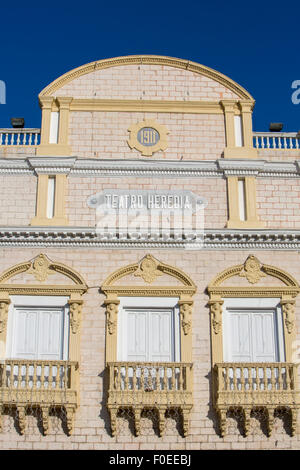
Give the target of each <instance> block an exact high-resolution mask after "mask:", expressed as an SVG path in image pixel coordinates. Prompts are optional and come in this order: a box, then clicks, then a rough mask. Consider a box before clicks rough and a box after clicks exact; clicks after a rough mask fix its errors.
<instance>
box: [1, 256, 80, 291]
mask: <svg viewBox="0 0 300 470" xmlns="http://www.w3.org/2000/svg"><path fill="white" fill-rule="evenodd" d="M22 273H25V274H29V275H32V277H33V280H34V281H35V284H32V285H37V287H38V286H43V287H42V289H46V288H47V285H45V282H46V281H47V280H48V278H49V276H51V275H52V274H54V273H58V274H61V275H62V276H64V277H66V278H67V279H68V280H71V281H72V284H70V286H69V287H70V289H72V287H74V288H76V289H77V290H78V291H86V290H87V285H86V283H85V281H84V279H83V278H82V276H81V275H80V274H78V273H77V272H76V271H75V270H74V269H72V268H70V267H69V266H66V265H64V264H62V263H58V262H53V261H51V260H50V259H49V258H48V257H47V256H46V255H45V254H43V253H40V254H39V255H38V256H36V257H35V258H34V259H32V260H30V261H25V262H22V263H19V264H16V265H14V266H12V267H10V268H8V269H7V270H6V271H4V272H3V273H2V274H1V275H0V289H1V290H3V289H7V288H8V287H9V286H11V288H14V289H16V288H17V285H16V284H13V283H12V282H10V281H13V279H14V278H15V277H16V276H18V275H20V274H22ZM51 287H53V286H51ZM26 288H27V289H28V288H29V286H28V285H27V284H24V289H26ZM60 288H62V286H60Z"/></svg>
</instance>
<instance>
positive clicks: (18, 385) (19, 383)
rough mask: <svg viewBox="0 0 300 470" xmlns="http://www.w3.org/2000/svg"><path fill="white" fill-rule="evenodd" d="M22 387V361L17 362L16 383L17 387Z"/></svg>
mask: <svg viewBox="0 0 300 470" xmlns="http://www.w3.org/2000/svg"><path fill="white" fill-rule="evenodd" d="M21 387H22V363H21V362H19V363H18V384H17V388H18V389H20V388H21Z"/></svg>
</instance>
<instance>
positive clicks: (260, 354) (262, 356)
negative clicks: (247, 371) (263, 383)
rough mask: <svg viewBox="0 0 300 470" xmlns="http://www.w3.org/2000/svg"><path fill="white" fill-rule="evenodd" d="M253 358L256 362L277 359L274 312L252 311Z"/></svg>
mask: <svg viewBox="0 0 300 470" xmlns="http://www.w3.org/2000/svg"><path fill="white" fill-rule="evenodd" d="M252 325H253V327H252V338H253V340H252V341H253V359H254V361H257V362H275V361H277V360H278V359H277V354H276V352H277V351H276V347H275V346H276V344H275V338H274V333H275V325H274V313H273V312H269V313H267V312H266V313H254V314H253V319H252Z"/></svg>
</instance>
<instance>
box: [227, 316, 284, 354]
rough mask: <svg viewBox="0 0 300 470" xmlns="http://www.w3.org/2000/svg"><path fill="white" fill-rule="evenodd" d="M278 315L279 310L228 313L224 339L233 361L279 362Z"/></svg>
mask: <svg viewBox="0 0 300 470" xmlns="http://www.w3.org/2000/svg"><path fill="white" fill-rule="evenodd" d="M275 314H276V313H275V310H273V311H271V310H269V311H258V310H256V311H253V312H251V311H244V312H242V311H239V312H238V311H237V312H232V311H231V312H228V326H227V332H228V335H226V337H225V338H224V341H225V343H226V348H225V349H226V350H227V351H228V361H229V362H230V361H233V362H276V361H278V337H277V335H276V334H277V333H276V331H277V330H276V327H275V326H276V325H275ZM224 331H225V330H224Z"/></svg>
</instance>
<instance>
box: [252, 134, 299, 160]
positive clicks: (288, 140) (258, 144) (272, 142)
mask: <svg viewBox="0 0 300 470" xmlns="http://www.w3.org/2000/svg"><path fill="white" fill-rule="evenodd" d="M297 136H298V134H297V133H296V132H253V147H254V148H255V149H257V150H258V152H259V155H260V154H261V155H264V154H265V153H266V151H267V152H268V151H272V152H274V153H275V154H276V155H278V154H281V155H282V154H284V155H287V154H288V153H289V152H290V153H291V154H292V155H294V156H298V155H300V137H299V136H298V137H297Z"/></svg>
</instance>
